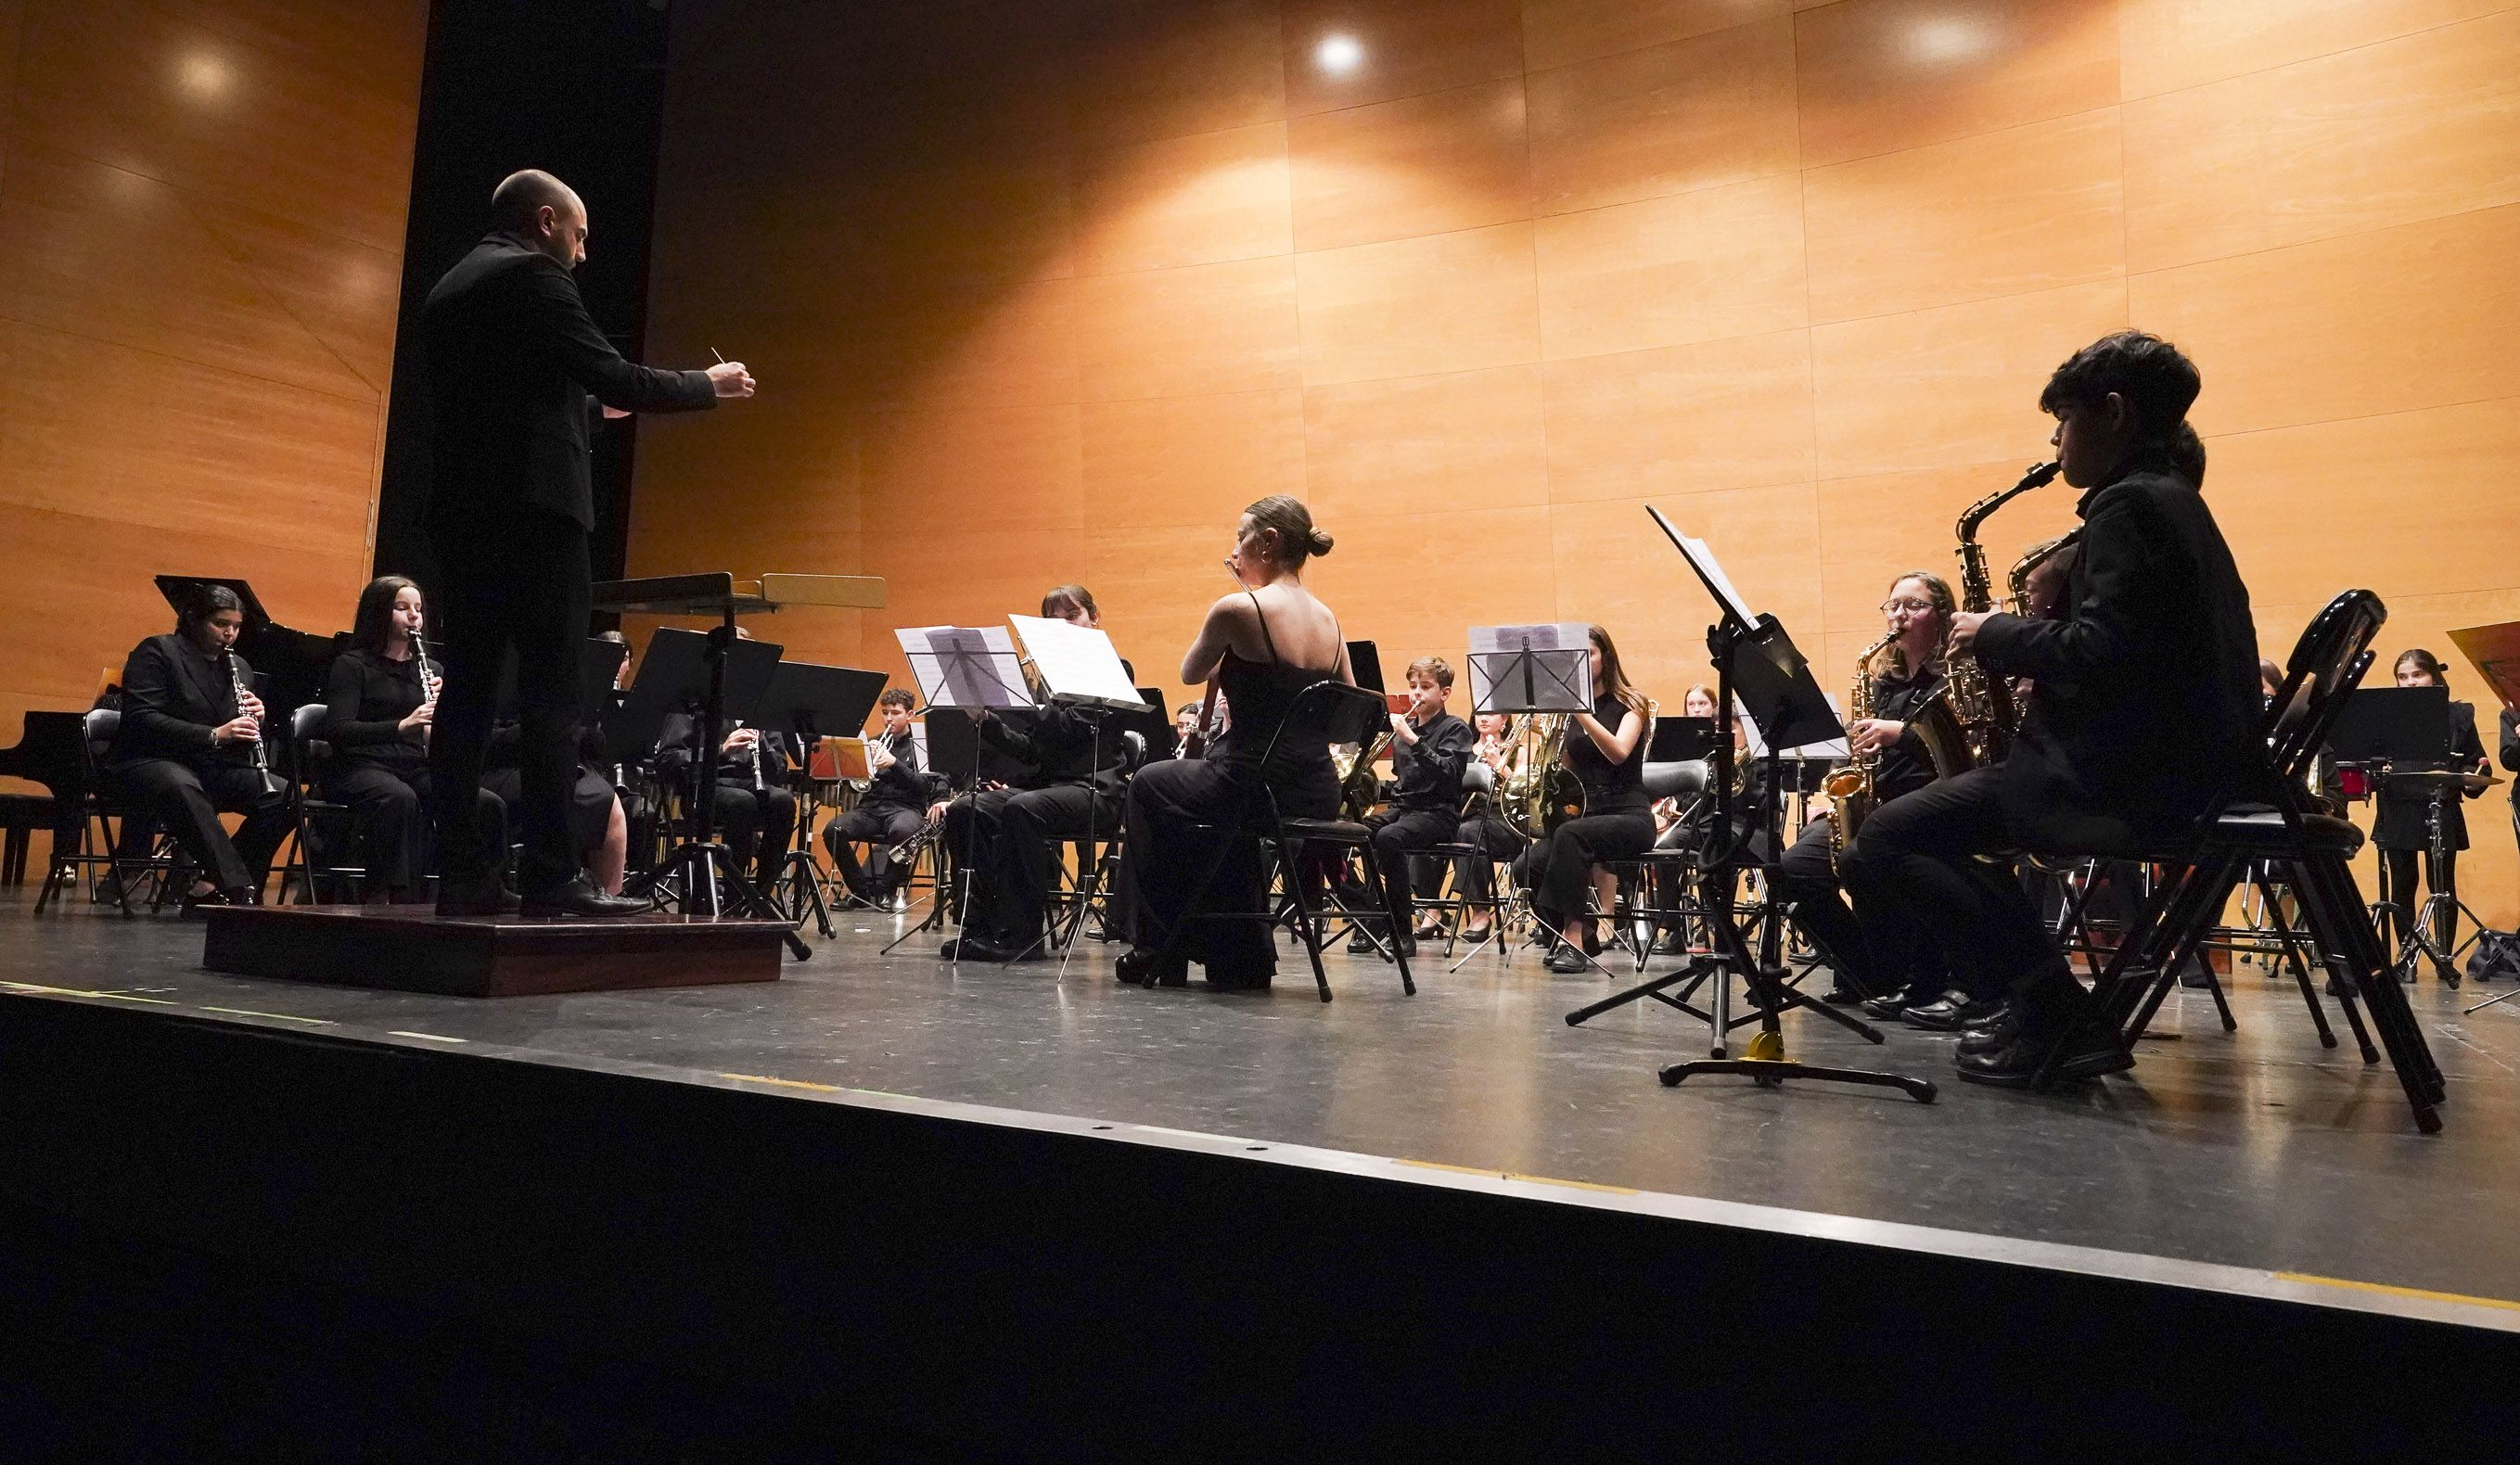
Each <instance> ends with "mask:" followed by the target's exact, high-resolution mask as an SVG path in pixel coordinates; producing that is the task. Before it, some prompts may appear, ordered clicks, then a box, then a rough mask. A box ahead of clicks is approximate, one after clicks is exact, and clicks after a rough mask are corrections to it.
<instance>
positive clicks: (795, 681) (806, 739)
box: [752, 661, 886, 940]
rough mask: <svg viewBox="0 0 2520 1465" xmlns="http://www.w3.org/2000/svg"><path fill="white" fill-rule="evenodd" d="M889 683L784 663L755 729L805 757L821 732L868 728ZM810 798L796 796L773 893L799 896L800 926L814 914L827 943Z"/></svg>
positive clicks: (828, 920)
mask: <svg viewBox="0 0 2520 1465" xmlns="http://www.w3.org/2000/svg"><path fill="white" fill-rule="evenodd" d="M885 680H886V679H885V677H884V674H883V673H881V672H865V671H858V670H856V669H855V668H852V667H845V666H822V665H818V664H817V663H814V662H810V661H782V662H780V663H779V664H778V666H777V667H776V668H775V669H774V670H773V671H772V672H771V674H770V686H769V688H768V689H766V690H765V691H763V692H762V694H761V700H760V701H759V703H757V704H756V705H755V706H754V707H753V709H752V726H753V727H755V728H759V729H767V730H770V731H773V732H780V733H787V735H788V736H790V737H792V738H794V739H795V741H796V747H797V749H798V750H799V752H800V753H802V751H803V750H804V749H808V748H812V747H815V746H818V745H819V743H820V735H819V730H820V729H823V728H856V727H862V726H864V725H865V723H866V720H867V714H868V713H870V712H873V711H874V710H875V702H876V698H877V697H879V696H881V695H883V686H884V682H885ZM786 777H787V783H788V787H789V789H790V791H794V790H795V776H794V775H793V774H789V775H787V776H786ZM810 792H811V790H810V789H808V790H806V791H805V792H804V793H799V794H798V797H797V803H796V809H797V814H796V824H797V828H796V844H795V847H794V848H792V849H790V850H788V852H787V856H786V858H784V859H782V860H781V861H780V862H779V867H778V868H777V869H776V870H774V871H772V873H771V876H770V888H771V889H773V890H776V889H778V888H779V887H780V886H781V885H782V884H783V883H785V884H787V885H788V886H790V887H791V888H792V889H794V891H795V892H796V895H795V899H794V900H793V901H792V902H791V903H790V907H791V909H792V910H794V912H795V915H796V919H797V920H799V921H802V920H803V919H804V918H805V912H806V911H808V910H811V911H812V912H813V915H814V926H815V929H817V930H819V931H821V932H822V933H823V937H824V939H825V940H829V939H831V937H832V913H831V910H830V908H829V907H827V906H825V905H824V904H823V879H824V872H823V863H822V862H821V861H820V860H818V859H816V858H815V856H814V840H813V833H814V828H813V814H812V812H811V811H812V809H813V807H814V806H813V804H812V803H811V802H810V801H809V798H808V797H807V795H808V794H810Z"/></svg>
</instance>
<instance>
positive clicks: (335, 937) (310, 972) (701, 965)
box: [202, 906, 788, 997]
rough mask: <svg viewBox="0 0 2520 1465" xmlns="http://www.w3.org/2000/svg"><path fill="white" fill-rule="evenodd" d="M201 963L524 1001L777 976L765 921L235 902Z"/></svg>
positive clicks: (218, 918) (242, 972)
mask: <svg viewBox="0 0 2520 1465" xmlns="http://www.w3.org/2000/svg"><path fill="white" fill-rule="evenodd" d="M203 913H204V914H205V915H206V916H207V917H208V919H209V933H208V935H207V936H206V937H205V938H204V939H203V945H202V964H203V966H205V967H207V968H208V969H210V970H211V971H217V972H227V973H230V974H232V975H235V976H241V977H277V978H281V979H284V980H287V981H293V982H329V983H333V984H336V985H338V986H344V987H382V988H385V989H388V990H391V991H395V992H427V993H435V994H438V995H440V996H444V997H528V996H533V995H535V994H539V993H553V992H605V991H610V990H613V989H617V988H632V987H698V986H704V985H709V984H714V983H720V982H776V981H778V980H779V961H780V955H781V952H780V941H781V938H782V936H783V935H784V934H785V933H786V932H787V929H788V927H787V925H786V924H784V923H783V922H780V921H770V920H686V919H684V918H683V917H681V916H676V915H661V914H660V915H634V916H625V917H616V918H614V919H609V920H569V919H528V918H527V917H524V916H520V915H499V916H467V917H444V918H441V917H439V916H438V915H436V914H435V913H434V912H431V911H429V910H427V908H425V907H419V908H412V907H406V908H392V907H385V908H376V909H371V908H368V907H361V906H236V907H216V908H212V909H210V910H206V911H204V912H203Z"/></svg>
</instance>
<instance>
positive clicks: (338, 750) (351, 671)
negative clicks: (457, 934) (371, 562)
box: [319, 575, 508, 905]
mask: <svg viewBox="0 0 2520 1465" xmlns="http://www.w3.org/2000/svg"><path fill="white" fill-rule="evenodd" d="M425 614H426V612H425V610H424V607H423V605H422V602H421V596H420V587H419V586H417V585H414V584H413V583H411V582H410V581H409V580H406V579H404V578H403V577H402V576H400V575H384V576H382V577H380V578H378V579H375V580H372V581H370V582H368V588H367V589H366V590H364V591H362V592H360V593H359V608H358V610H357V612H356V614H355V615H353V617H352V618H351V621H350V648H349V649H348V650H346V651H343V652H342V653H341V654H340V655H338V656H336V657H334V658H333V669H332V672H331V674H330V675H329V676H327V677H326V678H325V682H324V728H323V732H322V733H321V734H319V735H321V736H322V737H323V739H324V741H325V742H327V743H329V744H330V745H331V746H332V749H333V756H332V757H331V758H329V759H327V760H325V762H324V763H323V764H322V766H321V777H320V783H321V786H322V788H323V790H324V796H325V797H326V798H328V799H331V800H332V801H333V802H335V803H337V804H345V805H347V806H349V810H350V822H351V824H352V826H353V827H354V828H355V829H356V830H357V831H358V834H359V836H360V838H361V839H362V841H363V842H364V843H365V845H366V849H367V854H366V861H367V865H366V867H367V871H368V878H367V888H366V896H367V900H368V903H369V904H370V905H382V904H386V903H391V904H394V905H415V904H418V903H419V902H421V901H423V900H426V899H427V896H428V886H427V873H428V870H427V866H428V864H429V857H430V855H431V854H432V853H433V851H434V846H435V841H434V840H433V839H431V838H430V833H429V825H428V809H429V783H428V780H429V772H428V730H429V724H430V720H431V718H432V717H433V716H434V714H435V713H436V711H437V692H438V682H439V677H440V675H441V672H440V668H439V667H438V665H437V663H435V662H434V661H431V660H428V659H427V658H426V657H423V656H422V655H421V654H420V653H419V644H420V639H421V637H422V636H423V635H424V632H423V630H422V627H423V624H424V617H425ZM473 816H474V821H475V822H476V823H477V824H478V825H479V826H480V829H481V831H482V839H483V842H484V843H485V844H486V845H488V846H489V847H490V848H492V849H505V848H506V847H507V832H506V831H507V821H508V811H507V805H506V803H505V802H504V801H502V800H501V799H500V798H499V796H498V795H497V794H494V793H491V792H489V791H488V790H487V789H478V790H475V798H474V801H473Z"/></svg>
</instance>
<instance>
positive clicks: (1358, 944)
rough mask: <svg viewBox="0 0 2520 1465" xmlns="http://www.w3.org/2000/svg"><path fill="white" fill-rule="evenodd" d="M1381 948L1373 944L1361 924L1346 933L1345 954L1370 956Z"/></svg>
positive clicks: (1371, 937) (1370, 936)
mask: <svg viewBox="0 0 2520 1465" xmlns="http://www.w3.org/2000/svg"><path fill="white" fill-rule="evenodd" d="M1381 950H1382V948H1380V947H1378V946H1375V945H1374V944H1373V936H1372V935H1370V934H1368V932H1367V931H1366V929H1365V927H1363V926H1359V927H1357V928H1356V929H1355V930H1353V931H1350V932H1349V933H1348V934H1347V954H1349V955H1351V956H1371V955H1373V954H1375V953H1377V952H1379V951H1381Z"/></svg>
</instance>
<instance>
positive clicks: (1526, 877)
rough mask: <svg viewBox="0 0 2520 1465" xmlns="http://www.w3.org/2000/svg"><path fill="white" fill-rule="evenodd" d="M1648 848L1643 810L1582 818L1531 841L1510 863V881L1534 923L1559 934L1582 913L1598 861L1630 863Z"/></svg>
mask: <svg viewBox="0 0 2520 1465" xmlns="http://www.w3.org/2000/svg"><path fill="white" fill-rule="evenodd" d="M1653 842H1654V821H1653V814H1652V812H1651V811H1649V810H1644V809H1639V810H1637V811H1635V812H1634V813H1630V814H1587V815H1583V816H1580V817H1578V818H1575V819H1570V820H1568V821H1566V822H1564V823H1562V824H1559V825H1558V826H1557V828H1556V829H1555V830H1554V831H1553V832H1551V833H1548V834H1544V835H1542V836H1541V837H1540V838H1538V839H1536V840H1533V841H1532V844H1531V848H1529V849H1527V850H1525V851H1523V852H1522V858H1521V859H1519V860H1517V861H1515V862H1514V866H1513V867H1514V880H1515V882H1516V883H1517V884H1520V885H1523V886H1525V887H1527V888H1529V890H1530V891H1531V904H1532V908H1533V909H1534V910H1537V911H1539V912H1540V918H1541V919H1542V920H1545V921H1547V922H1548V923H1549V924H1550V925H1552V926H1554V927H1557V928H1558V929H1561V930H1562V929H1564V928H1565V925H1566V922H1567V921H1569V920H1571V919H1573V918H1574V917H1575V916H1576V915H1579V914H1581V913H1582V912H1583V911H1584V910H1585V903H1584V893H1585V892H1586V891H1587V890H1589V889H1590V888H1591V887H1592V883H1593V866H1597V865H1599V864H1600V863H1601V862H1602V861H1604V860H1633V859H1635V858H1636V857H1637V856H1639V855H1642V854H1643V853H1644V852H1645V851H1647V850H1649V849H1652V848H1653Z"/></svg>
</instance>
